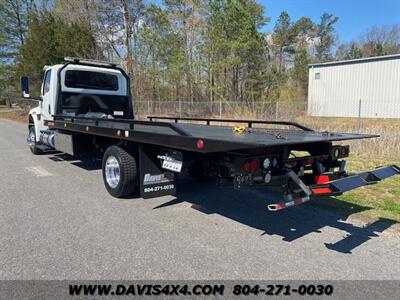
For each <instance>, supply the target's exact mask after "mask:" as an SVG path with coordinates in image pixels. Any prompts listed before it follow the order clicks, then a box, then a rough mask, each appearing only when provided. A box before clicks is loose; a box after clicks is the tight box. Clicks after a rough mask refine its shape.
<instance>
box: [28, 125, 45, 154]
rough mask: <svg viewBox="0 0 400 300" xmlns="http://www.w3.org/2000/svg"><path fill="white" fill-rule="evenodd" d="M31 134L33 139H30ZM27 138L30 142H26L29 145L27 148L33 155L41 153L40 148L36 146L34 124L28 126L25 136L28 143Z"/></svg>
mask: <svg viewBox="0 0 400 300" xmlns="http://www.w3.org/2000/svg"><path fill="white" fill-rule="evenodd" d="M32 136H33V139H32ZM29 140H30V142H31V144H30V145H29V144H28V145H29V149H30V150H31V152H32V153H33V154H34V155H39V154H42V153H43V152H42V150H40V149H39V148H38V147H37V143H36V132H35V126H32V127H30V128H29V133H28V137H27V141H28V143H29Z"/></svg>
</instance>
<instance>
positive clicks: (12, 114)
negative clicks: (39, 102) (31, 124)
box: [0, 110, 28, 123]
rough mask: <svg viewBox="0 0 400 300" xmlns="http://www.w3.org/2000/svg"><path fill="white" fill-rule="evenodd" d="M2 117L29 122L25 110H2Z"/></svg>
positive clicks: (0, 115)
mask: <svg viewBox="0 0 400 300" xmlns="http://www.w3.org/2000/svg"><path fill="white" fill-rule="evenodd" d="M0 118H1V119H8V120H12V121H16V122H20V123H28V114H27V112H26V111H23V110H13V111H5V112H0Z"/></svg>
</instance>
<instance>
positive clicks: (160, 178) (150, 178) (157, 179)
mask: <svg viewBox="0 0 400 300" xmlns="http://www.w3.org/2000/svg"><path fill="white" fill-rule="evenodd" d="M171 175H172V176H171ZM173 180H174V177H173V174H169V173H165V174H164V173H163V174H158V175H151V174H145V175H144V178H143V184H145V185H146V184H154V183H163V182H169V181H173Z"/></svg>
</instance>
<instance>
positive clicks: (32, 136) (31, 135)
mask: <svg viewBox="0 0 400 300" xmlns="http://www.w3.org/2000/svg"><path fill="white" fill-rule="evenodd" d="M26 142H27V143H28V146H29V147H30V148H32V147H34V146H35V143H36V136H35V131H34V130H31V131H29V133H28V136H27V137H26Z"/></svg>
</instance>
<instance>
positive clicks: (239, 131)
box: [232, 126, 246, 133]
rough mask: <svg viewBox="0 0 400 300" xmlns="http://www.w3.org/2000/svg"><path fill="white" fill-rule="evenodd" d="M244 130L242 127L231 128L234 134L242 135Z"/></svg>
mask: <svg viewBox="0 0 400 300" xmlns="http://www.w3.org/2000/svg"><path fill="white" fill-rule="evenodd" d="M245 130H246V127H244V126H234V127H233V128H232V131H233V132H234V133H243V132H244V131H245Z"/></svg>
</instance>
